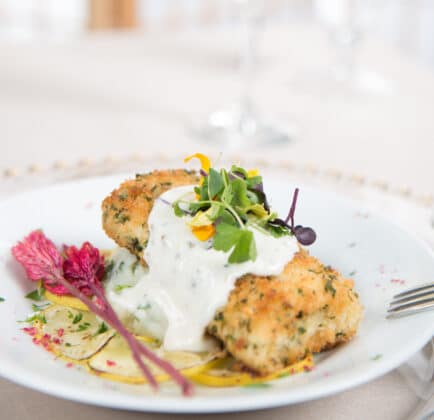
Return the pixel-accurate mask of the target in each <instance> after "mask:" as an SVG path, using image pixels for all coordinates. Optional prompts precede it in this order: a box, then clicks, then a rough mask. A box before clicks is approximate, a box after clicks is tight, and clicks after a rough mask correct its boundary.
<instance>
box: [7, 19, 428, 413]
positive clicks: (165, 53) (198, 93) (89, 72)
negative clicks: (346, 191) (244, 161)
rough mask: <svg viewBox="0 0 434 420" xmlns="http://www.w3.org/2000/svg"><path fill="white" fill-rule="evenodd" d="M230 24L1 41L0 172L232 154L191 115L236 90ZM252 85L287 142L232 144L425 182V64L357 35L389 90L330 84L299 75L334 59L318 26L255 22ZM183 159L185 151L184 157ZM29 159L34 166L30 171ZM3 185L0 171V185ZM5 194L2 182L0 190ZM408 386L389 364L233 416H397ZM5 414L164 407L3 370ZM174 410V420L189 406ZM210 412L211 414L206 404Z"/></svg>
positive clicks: (413, 400) (257, 153) (252, 152)
mask: <svg viewBox="0 0 434 420" xmlns="http://www.w3.org/2000/svg"><path fill="white" fill-rule="evenodd" d="M235 36H236V34H234V33H230V32H229V31H226V32H221V31H218V32H211V31H207V32H185V33H181V34H177V35H176V36H174V35H167V34H153V35H148V36H144V35H142V34H134V35H127V34H125V35H121V36H116V37H115V36H114V35H110V34H106V35H100V36H96V35H94V36H92V37H90V36H88V37H83V38H80V39H76V40H70V41H68V42H67V43H66V44H65V43H63V44H62V45H59V44H48V43H45V44H42V43H39V44H36V43H35V44H15V45H12V44H6V43H4V44H0V56H2V57H3V60H2V61H3V63H6V65H3V66H1V67H0V91H1V92H2V95H0V122H1V123H0V144H1V146H2V152H3V153H2V154H1V155H0V170H3V171H6V172H5V173H6V175H8V176H9V175H11V174H15V175H17V176H21V177H27V176H29V174H30V173H31V172H32V171H33V172H34V171H36V170H40V171H48V170H49V169H51V168H52V165H53V162H55V161H60V162H63V163H58V166H62V165H65V166H68V165H69V166H70V165H75V164H76V163H77V162H79V161H80V160H81V164H82V165H83V164H84V163H85V162H86V161H91V162H96V161H101V160H104V159H107V158H108V157H110V158H112V159H118V158H126V157H128V156H133V157H134V156H136V157H137V156H140V155H144V156H154V155H158V154H160V153H164V154H171V153H174V154H175V153H176V154H182V153H185V154H189V153H190V152H192V151H206V152H208V153H211V155H213V156H217V155H218V153H220V152H221V153H228V148H227V147H226V146H221V145H218V144H217V145H214V144H207V143H205V142H198V141H197V140H195V139H194V138H192V136H191V135H190V133H189V129H188V127H189V124H191V122H192V121H194V120H195V119H198V118H200V117H204V116H205V114H206V112H208V111H210V110H213V109H215V108H217V107H219V106H222V105H225V104H229V103H231V102H233V101H234V100H236V97H237V92H238V91H239V79H238V77H237V72H236V63H237V53H238V51H237V43H236V42H233V39H236V38H235ZM261 46H262V54H261V60H260V63H259V66H258V67H259V68H258V70H257V72H256V73H257V75H256V79H257V80H256V83H255V86H254V98H255V100H256V103H257V106H258V108H259V109H260V110H262V112H263V113H264V114H267V115H270V114H271V115H273V116H274V117H277V118H279V119H280V120H283V121H290V122H291V123H292V122H294V123H295V125H296V127H297V129H298V130H297V135H296V137H295V140H294V142H292V143H291V144H288V145H284V146H279V147H267V148H258V147H255V146H254V145H246V146H245V147H244V148H243V150H240V151H231V153H238V155H240V156H241V155H242V156H244V155H246V156H251V157H261V158H263V159H264V160H267V161H268V162H280V161H282V160H285V161H289V162H293V163H294V164H296V165H306V167H310V168H320V169H322V170H327V169H333V170H334V171H336V172H339V171H342V172H344V173H346V174H349V175H352V174H353V175H354V176H357V177H360V179H369V180H372V181H379V182H383V183H384V184H390V185H394V186H397V187H399V188H404V187H408V188H410V189H411V190H412V191H415V192H416V193H417V194H421V195H422V196H428V199H429V196H430V195H432V194H433V193H434V184H433V179H434V165H433V164H432V162H433V152H434V118H433V109H434V75H433V74H432V73H431V72H430V71H429V70H428V69H425V68H423V67H421V66H419V65H418V64H416V63H414V62H412V61H411V60H409V59H407V58H406V57H404V56H402V55H400V54H399V53H398V52H397V51H395V50H394V49H392V48H391V47H388V46H387V45H383V44H380V43H378V42H374V41H373V40H366V41H365V42H364V43H363V44H362V46H361V47H360V51H359V52H358V63H359V65H360V68H362V69H368V70H369V71H375V72H377V73H378V74H381V75H382V76H383V77H384V78H385V79H386V80H387V81H388V86H389V87H390V92H386V93H384V94H380V95H370V94H364V95H360V96H351V95H350V96H342V95H336V94H334V93H332V92H330V91H328V90H325V89H320V90H317V89H316V87H314V86H313V85H308V84H307V83H306V80H308V79H307V78H304V76H306V75H308V74H310V73H312V72H317V71H321V70H322V69H323V68H324V67H325V66H326V65H327V64H328V63H329V61H330V49H329V46H328V44H327V42H326V40H325V36H324V35H323V34H322V33H321V32H319V31H318V30H317V29H315V28H313V27H310V26H303V25H293V26H292V27H290V28H283V27H282V28H273V29H269V30H267V31H265V33H264V34H263V38H262V39H261ZM180 164H181V162H180ZM38 168H39V169H38ZM0 188H1V183H0ZM0 192H1V191H0ZM417 402H418V398H417V396H416V395H414V393H413V392H412V391H411V390H410V389H409V388H408V386H407V384H406V383H405V381H404V379H403V378H402V376H400V374H399V373H398V372H397V371H394V372H391V373H389V374H388V375H385V376H384V377H382V378H379V379H377V380H376V381H373V382H371V383H368V384H365V385H363V386H360V387H358V388H356V389H354V390H349V391H347V392H344V393H341V394H339V395H336V396H333V397H330V398H327V399H323V400H318V401H313V402H308V403H303V404H299V405H295V406H292V407H285V408H279V409H274V410H270V411H267V412H264V411H258V412H255V413H241V414H234V415H232V417H234V418H237V419H244V418H253V419H260V418H261V419H262V418H266V417H267V418H272V419H284V418H300V419H301V418H303V419H304V418H306V419H320V418H321V419H334V420H335V419H336V420H339V419H348V418H352V419H365V418H367V417H366V416H367V415H368V413H369V418H370V419H371V420H374V419H403V418H406V416H407V415H408V414H409V413H410V412H411V411H412V410H413V409H414V407H415V406H416V404H417ZM0 404H1V406H2V416H1V417H2V418H11V419H12V418H13V419H15V418H17V419H18V418H19V419H22V420H28V419H29V420H30V419H32V420H37V419H51V418H56V417H57V414H53V413H62V417H63V418H64V419H65V420H67V419H69V418H71V419H72V418H78V417H79V418H81V419H82V420H86V419H91V418H92V419H93V420H96V419H100V418H101V419H102V418H104V419H110V420H115V419H120V418H122V419H134V418H143V419H144V418H166V417H167V418H169V417H170V416H164V415H154V414H138V413H125V412H119V411H112V410H108V409H101V408H96V407H90V406H84V405H78V404H75V403H71V402H66V401H62V400H58V399H56V398H53V397H49V396H46V395H43V394H40V393H38V392H35V391H30V390H27V389H24V388H21V387H19V386H16V385H13V384H11V383H9V382H6V381H4V380H0ZM188 417H189V416H181V417H180V418H188ZM208 417H209V418H218V417H220V416H217V415H216V416H208Z"/></svg>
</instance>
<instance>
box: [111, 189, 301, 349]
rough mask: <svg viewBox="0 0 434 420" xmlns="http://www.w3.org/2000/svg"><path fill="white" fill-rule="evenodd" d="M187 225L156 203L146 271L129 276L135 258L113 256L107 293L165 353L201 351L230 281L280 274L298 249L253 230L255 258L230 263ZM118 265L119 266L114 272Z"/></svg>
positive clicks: (177, 192)
mask: <svg viewBox="0 0 434 420" xmlns="http://www.w3.org/2000/svg"><path fill="white" fill-rule="evenodd" d="M191 191H192V187H191V186H189V187H180V188H175V189H172V190H170V191H168V192H166V193H165V194H163V196H162V198H163V199H164V200H167V201H168V202H173V201H176V200H177V199H178V198H179V197H180V196H182V195H184V194H186V193H188V192H191ZM187 221H188V220H187V218H186V217H182V218H181V217H176V216H175V214H174V212H173V209H172V207H171V206H170V205H168V204H167V203H165V202H163V201H162V200H160V199H159V200H156V202H155V204H154V207H153V209H152V211H151V214H150V216H149V220H148V224H149V229H150V235H149V242H148V246H147V247H146V250H145V253H144V257H145V260H146V262H147V263H148V265H149V270H148V271H147V270H145V269H143V268H142V267H139V269H137V267H136V269H135V271H134V273H133V269H132V265H133V264H134V259H135V258H134V257H132V256H131V255H126V254H128V252H127V251H119V252H118V254H116V255H115V256H114V259H115V261H116V265H115V269H114V271H113V273H112V275H111V277H110V280H109V282H108V285H107V289H108V293H107V295H108V298H109V301H110V302H111V303H112V304H113V306H114V308H115V310H116V311H117V312H118V313H119V315H120V316H121V318H122V320H123V321H124V322H129V323H130V325H131V327H132V328H133V329H134V331H135V332H136V333H139V334H146V333H149V334H152V335H154V336H156V337H158V338H160V339H162V340H163V346H164V347H165V348H166V349H167V350H185V351H203V350H207V349H208V346H209V343H207V340H205V338H204V331H205V328H206V326H207V325H208V324H209V322H210V321H211V320H212V318H213V316H214V315H215V312H216V310H217V309H218V308H220V307H222V306H224V305H225V304H226V302H227V299H228V296H229V293H230V291H231V290H232V288H233V287H234V284H235V280H236V279H238V278H239V277H241V276H243V275H244V274H248V273H251V274H257V275H262V276H266V275H277V274H279V273H281V272H282V270H283V268H284V267H285V265H286V264H287V263H288V262H289V261H290V260H291V259H292V258H293V256H294V254H295V253H296V252H297V250H298V245H297V241H296V239H295V238H294V237H292V236H284V237H281V238H275V237H273V236H271V235H268V234H264V233H262V232H260V231H258V230H256V229H252V232H253V234H254V236H255V241H256V248H257V258H256V260H255V261H248V262H245V263H241V264H229V263H228V262H227V261H228V257H229V253H225V252H222V251H216V250H214V249H213V248H212V247H211V241H206V242H201V241H199V240H198V239H196V238H195V237H194V235H193V234H192V232H191V229H190V227H189V226H188V225H187ZM121 261H124V266H123V267H122V270H120V271H119V270H118V271H116V267H117V268H119V264H121ZM124 270H126V271H124ZM127 273H128V274H127ZM119 284H121V285H128V286H131V287H125V288H122V286H120V287H119Z"/></svg>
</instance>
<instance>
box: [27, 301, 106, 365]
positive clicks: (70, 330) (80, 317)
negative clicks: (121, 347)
mask: <svg viewBox="0 0 434 420" xmlns="http://www.w3.org/2000/svg"><path fill="white" fill-rule="evenodd" d="M40 314H41V316H39V317H38V319H39V320H38V321H36V322H35V323H34V327H35V328H36V336H37V337H39V338H43V339H44V343H46V344H47V346H49V349H50V350H51V351H53V352H54V353H55V354H56V355H58V356H61V357H64V358H66V359H68V360H70V361H80V360H84V359H88V358H89V357H91V356H92V355H94V354H95V353H96V352H97V351H98V350H100V349H101V348H102V347H103V346H104V345H105V344H106V343H107V341H109V340H110V338H111V337H113V335H114V334H115V331H114V330H112V329H110V328H108V327H107V326H106V325H105V324H104V323H103V322H102V321H101V320H99V319H98V318H97V317H96V315H94V314H93V313H92V312H88V311H81V310H78V309H74V308H67V307H64V306H60V305H52V306H50V307H48V308H46V309H44V310H43V311H42V312H41V313H40Z"/></svg>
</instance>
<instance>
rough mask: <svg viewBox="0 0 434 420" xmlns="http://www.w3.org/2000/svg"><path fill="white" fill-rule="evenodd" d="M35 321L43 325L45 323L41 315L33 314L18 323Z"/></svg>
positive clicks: (43, 316)
mask: <svg viewBox="0 0 434 420" xmlns="http://www.w3.org/2000/svg"><path fill="white" fill-rule="evenodd" d="M35 321H39V322H42V323H43V324H46V323H47V320H46V318H45V315H44V314H41V313H36V314H33V315H32V316H29V317H28V318H26V319H25V320H24V321H18V322H35Z"/></svg>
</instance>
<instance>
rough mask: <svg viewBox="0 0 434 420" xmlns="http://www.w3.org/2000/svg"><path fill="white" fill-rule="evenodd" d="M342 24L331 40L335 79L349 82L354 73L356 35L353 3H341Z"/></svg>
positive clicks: (349, 0) (350, 1) (351, 0)
mask: <svg viewBox="0 0 434 420" xmlns="http://www.w3.org/2000/svg"><path fill="white" fill-rule="evenodd" d="M341 6H342V22H341V24H340V25H339V26H338V27H337V28H336V29H335V30H334V31H333V33H332V40H333V43H334V45H335V47H336V55H337V57H336V67H335V73H336V77H337V78H338V79H339V80H341V81H351V80H352V79H353V78H354V73H355V59H356V55H355V54H356V52H355V45H356V42H357V40H358V34H357V30H356V27H355V21H354V18H355V10H354V1H353V0H346V1H344V2H343V3H342V5H341Z"/></svg>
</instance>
